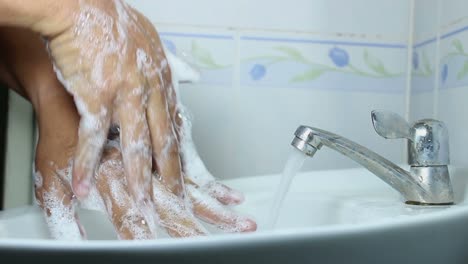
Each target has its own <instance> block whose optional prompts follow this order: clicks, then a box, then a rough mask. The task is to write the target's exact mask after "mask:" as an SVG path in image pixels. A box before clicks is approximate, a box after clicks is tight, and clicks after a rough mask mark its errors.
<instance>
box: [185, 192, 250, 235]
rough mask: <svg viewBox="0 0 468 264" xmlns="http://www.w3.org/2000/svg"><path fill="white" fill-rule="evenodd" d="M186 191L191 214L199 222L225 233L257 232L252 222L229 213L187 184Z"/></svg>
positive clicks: (216, 202) (219, 204) (213, 200)
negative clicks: (190, 204)
mask: <svg viewBox="0 0 468 264" xmlns="http://www.w3.org/2000/svg"><path fill="white" fill-rule="evenodd" d="M186 190H187V194H188V195H189V197H190V200H191V202H192V204H193V212H194V213H195V215H196V216H197V217H198V218H200V219H201V220H203V221H205V222H207V223H210V224H212V225H215V226H217V227H218V228H219V229H222V230H224V231H226V232H253V231H255V230H257V224H256V223H255V221H254V220H252V219H249V218H247V217H242V216H239V215H237V214H235V213H233V212H231V211H230V210H228V209H227V208H225V207H224V206H223V205H222V204H221V203H219V202H218V201H217V200H215V199H213V198H211V197H210V196H209V195H207V194H204V193H202V192H201V191H200V190H199V189H198V188H196V187H195V186H193V185H189V184H187V186H186Z"/></svg>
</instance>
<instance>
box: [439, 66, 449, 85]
mask: <svg viewBox="0 0 468 264" xmlns="http://www.w3.org/2000/svg"><path fill="white" fill-rule="evenodd" d="M448 70H449V69H448V65H447V64H444V66H442V72H441V77H442V83H445V81H447V77H448V73H449V72H448Z"/></svg>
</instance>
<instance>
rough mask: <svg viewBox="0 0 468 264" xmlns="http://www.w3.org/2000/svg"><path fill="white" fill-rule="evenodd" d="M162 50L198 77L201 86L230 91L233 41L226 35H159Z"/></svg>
mask: <svg viewBox="0 0 468 264" xmlns="http://www.w3.org/2000/svg"><path fill="white" fill-rule="evenodd" d="M160 37H161V41H162V42H163V43H164V45H165V46H166V48H167V49H168V50H169V51H170V52H172V53H174V54H176V55H178V56H180V57H182V58H183V59H185V60H186V61H187V62H188V63H190V64H191V65H193V66H194V67H195V68H196V69H198V70H199V71H200V73H201V80H200V81H201V83H204V84H214V85H223V86H228V87H230V86H231V84H232V82H233V71H234V62H235V40H234V37H233V35H229V34H211V33H186V32H171V31H162V32H160Z"/></svg>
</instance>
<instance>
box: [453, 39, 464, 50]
mask: <svg viewBox="0 0 468 264" xmlns="http://www.w3.org/2000/svg"><path fill="white" fill-rule="evenodd" d="M452 45H453V46H454V47H455V49H456V50H457V51H458V53H465V51H464V50H463V44H462V43H461V41H460V40H459V39H454V40H453V41H452Z"/></svg>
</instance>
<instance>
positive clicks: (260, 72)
mask: <svg viewBox="0 0 468 264" xmlns="http://www.w3.org/2000/svg"><path fill="white" fill-rule="evenodd" d="M249 74H250V78H251V79H252V80H254V81H258V80H260V79H262V78H263V77H265V75H266V67H265V66H264V65H263V64H255V65H254V66H253V67H252V69H251V70H250V72H249Z"/></svg>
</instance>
